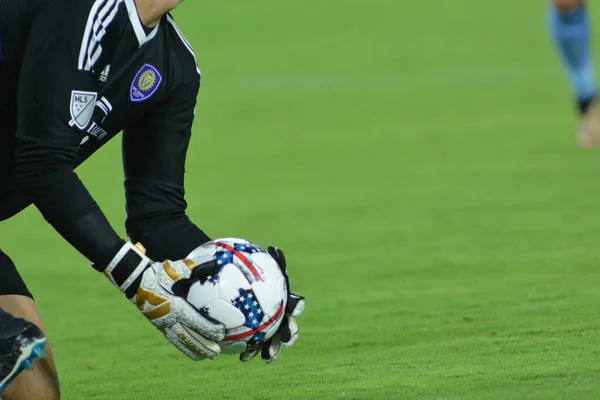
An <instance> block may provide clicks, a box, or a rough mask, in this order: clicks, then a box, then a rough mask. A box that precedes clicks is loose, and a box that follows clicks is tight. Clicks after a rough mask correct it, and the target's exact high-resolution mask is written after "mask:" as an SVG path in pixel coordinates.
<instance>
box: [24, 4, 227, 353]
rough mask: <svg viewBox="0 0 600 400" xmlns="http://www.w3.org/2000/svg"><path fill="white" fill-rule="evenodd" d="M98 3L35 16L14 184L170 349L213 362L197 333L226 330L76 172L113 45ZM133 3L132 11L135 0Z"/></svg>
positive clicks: (185, 272) (216, 334)
mask: <svg viewBox="0 0 600 400" xmlns="http://www.w3.org/2000/svg"><path fill="white" fill-rule="evenodd" d="M101 3H102V2H98V1H96V2H94V1H91V0H82V1H53V2H46V3H44V4H43V5H41V6H40V7H39V8H38V9H36V10H35V11H36V18H35V19H34V23H33V25H32V27H31V30H30V36H29V38H28V44H27V47H26V50H25V55H24V59H23V64H22V71H21V78H20V82H19V94H18V130H17V134H16V149H15V154H14V171H13V173H14V180H15V182H16V184H17V185H18V186H19V188H20V190H21V191H22V192H23V193H24V194H25V195H26V196H28V197H29V198H30V199H31V200H32V201H33V203H34V204H35V206H36V207H37V208H38V209H39V210H40V212H41V213H42V214H43V216H44V218H45V219H46V220H47V221H48V222H49V223H50V224H51V225H52V226H53V227H54V228H55V229H56V230H57V231H58V232H59V233H60V234H61V235H62V236H63V237H64V238H65V239H66V240H67V241H68V242H69V243H70V244H71V245H72V246H73V247H75V248H76V249H77V250H79V251H80V252H81V253H82V254H83V255H84V256H86V257H87V258H88V259H89V260H90V261H92V263H93V264H94V267H95V268H96V269H98V270H99V271H102V272H104V273H105V275H106V276H107V277H108V278H109V279H110V280H111V282H112V283H113V284H115V285H116V286H117V287H118V288H119V289H120V290H121V291H122V292H124V293H125V294H126V295H127V297H128V298H129V299H130V300H131V301H132V302H134V303H135V304H136V305H137V306H138V308H139V309H140V311H142V312H143V313H144V314H145V315H146V317H148V319H149V320H150V321H151V322H152V323H153V324H154V325H155V326H156V327H158V328H159V329H160V330H161V331H162V332H163V333H164V334H165V335H166V336H167V338H168V339H169V341H170V342H171V343H172V344H174V345H175V346H177V347H178V348H179V349H180V350H181V351H183V352H184V353H186V354H187V355H188V356H190V357H192V358H195V359H200V358H203V357H206V356H209V357H215V356H216V355H217V354H218V346H217V345H216V343H214V342H212V341H211V340H207V339H205V338H203V337H200V336H202V335H204V336H206V337H209V338H212V339H215V340H219V338H222V337H223V334H224V328H223V327H222V326H221V325H220V324H217V323H214V322H212V321H208V320H207V319H205V318H203V317H202V316H200V314H198V313H197V312H195V311H194V309H193V308H192V307H191V306H190V305H189V304H187V303H186V302H185V301H184V300H183V299H181V298H180V297H178V296H177V295H176V294H174V293H173V289H172V285H171V284H170V283H171V282H170V281H169V280H168V273H167V272H168V271H170V270H167V269H168V268H167V266H166V265H165V264H151V262H150V259H149V258H148V257H146V256H145V255H144V254H143V253H142V252H141V251H140V250H139V249H137V248H135V247H134V246H133V245H131V243H126V242H125V241H124V240H122V239H121V238H120V237H119V236H118V235H117V233H116V232H115V231H114V230H113V228H112V227H111V225H110V224H109V223H108V221H107V219H106V217H105V216H104V214H103V213H102V211H101V210H100V208H99V207H98V205H97V204H96V202H95V201H94V199H93V198H92V196H91V195H90V193H89V192H88V191H87V189H86V188H85V186H84V185H83V183H82V182H81V180H80V179H79V177H78V176H77V175H76V174H75V172H74V167H75V164H76V159H77V148H78V146H79V143H80V142H81V140H82V138H83V137H84V134H83V132H82V130H85V128H86V126H87V124H88V123H89V122H90V121H89V118H88V117H87V115H88V114H87V113H86V107H87V104H88V103H89V104H90V106H91V107H93V99H94V96H95V95H96V88H95V83H94V76H93V73H92V69H93V66H94V62H95V61H94V60H97V59H98V57H97V55H98V52H100V55H99V56H100V57H102V54H101V53H102V48H103V47H102V46H105V47H107V48H108V47H110V40H111V36H110V35H111V32H112V31H111V26H109V25H108V21H104V22H107V23H106V24H104V25H102V30H100V31H102V32H105V33H103V34H102V35H101V36H100V34H99V33H98V32H100V31H99V30H98V28H97V26H96V25H95V22H94V21H95V19H96V18H98V15H96V14H98V13H100V14H101V11H99V10H100V6H97V5H98V4H101ZM126 3H127V2H126ZM128 3H129V4H133V7H135V5H134V3H133V2H132V1H129V2H128ZM117 7H119V6H118V5H117ZM128 8H129V6H128ZM134 11H135V10H134ZM130 15H131V10H126V9H123V10H120V11H119V12H118V13H116V15H115V18H114V19H113V21H115V22H114V23H118V22H119V21H121V22H123V21H124V22H123V23H128V22H129V18H130ZM119 18H122V19H121V20H120V19H119ZM90 21H91V22H90ZM138 23H139V20H138ZM124 28H127V26H124V25H121V26H117V27H115V30H116V31H120V29H124ZM82 32H84V34H81V33H82ZM82 38H83V39H82ZM113 39H115V38H113ZM116 39H118V37H117V38H116ZM116 39H115V40H116ZM82 41H83V42H82ZM183 267H184V266H183V265H181V263H180V264H177V263H174V266H173V267H170V268H171V270H172V269H173V268H175V270H178V271H179V275H180V276H181V277H182V278H186V277H189V276H190V275H191V274H192V273H194V271H192V269H191V268H189V267H185V268H183ZM198 271H199V272H196V273H197V274H200V273H201V272H202V270H198ZM190 330H192V331H194V332H196V334H197V335H194V334H193V333H190Z"/></svg>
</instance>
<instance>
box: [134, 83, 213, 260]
mask: <svg viewBox="0 0 600 400" xmlns="http://www.w3.org/2000/svg"><path fill="white" fill-rule="evenodd" d="M198 89H199V81H198V83H197V84H195V83H194V84H180V85H179V86H177V87H176V88H174V89H173V90H171V91H170V93H169V94H168V98H167V99H166V101H165V102H164V103H162V104H161V105H160V106H158V107H157V108H156V109H153V110H151V111H150V112H149V113H148V115H147V116H146V118H144V120H143V121H141V122H139V123H136V124H135V125H132V126H130V127H128V128H127V129H125V131H124V133H123V158H124V159H123V162H124V169H125V190H126V198H127V223H126V227H127V233H128V235H129V236H130V237H131V239H132V240H133V241H139V242H141V243H143V244H144V246H145V247H146V250H147V251H148V256H149V257H150V258H152V259H154V260H164V259H182V258H185V257H186V256H187V255H188V254H189V253H190V252H191V251H192V250H193V249H195V248H196V247H198V246H199V245H201V244H203V243H206V242H208V241H209V240H210V238H209V237H208V236H207V235H206V234H205V233H204V232H203V231H202V230H201V229H199V228H198V227H197V226H196V225H194V224H193V223H192V222H191V221H190V219H189V218H188V217H187V215H186V212H185V211H186V208H187V203H186V200H185V198H184V194H185V190H184V172H185V161H186V154H187V150H188V145H189V142H190V137H191V132H192V122H193V119H194V108H195V104H196V96H197V94H198Z"/></svg>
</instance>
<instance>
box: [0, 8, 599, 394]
mask: <svg viewBox="0 0 600 400" xmlns="http://www.w3.org/2000/svg"><path fill="white" fill-rule="evenodd" d="M175 16H176V17H177V18H178V21H179V25H180V27H181V28H182V30H183V31H184V32H185V33H186V35H187V38H188V39H189V41H190V42H191V43H192V45H193V46H194V47H195V49H196V52H197V56H198V61H199V63H200V66H201V69H202V72H203V87H202V89H201V94H200V99H199V105H198V117H197V121H196V124H195V137H194V138H193V143H192V146H191V151H190V155H189V159H188V168H187V197H188V201H189V203H190V206H189V214H190V216H191V217H192V219H193V220H194V221H195V222H196V223H198V224H199V225H200V226H202V227H203V228H204V229H205V230H206V231H207V232H208V233H209V234H210V235H211V236H213V237H219V236H237V237H244V238H247V239H250V240H252V241H254V242H256V243H258V244H261V245H263V246H266V245H270V244H277V245H279V246H280V247H282V248H283V249H284V250H285V251H286V253H287V255H288V258H289V260H290V261H291V267H290V268H291V273H292V280H293V284H294V288H295V289H296V291H297V292H299V293H301V294H304V295H305V296H306V297H307V299H308V303H307V306H308V308H307V310H306V312H305V314H304V315H303V317H302V318H301V328H302V333H301V336H300V340H299V342H298V343H297V345H296V346H295V347H294V348H293V349H290V350H288V351H285V353H283V354H282V356H281V357H280V359H279V360H278V361H277V362H276V363H274V364H272V365H264V364H263V363H262V362H261V361H254V362H252V363H249V364H242V363H240V362H239V361H238V360H237V358H236V357H233V356H223V357H220V358H219V359H218V360H216V361H214V362H202V363H193V362H190V361H188V360H187V359H185V358H184V357H183V356H182V355H180V354H179V353H178V352H177V351H176V350H175V349H173V348H171V347H170V345H169V344H168V343H167V342H166V341H165V340H164V339H163V338H162V336H161V335H160V334H159V333H158V332H156V331H155V330H154V329H153V328H152V327H151V326H150V325H149V324H148V323H147V322H146V321H145V320H144V318H143V317H142V316H141V315H138V313H137V312H136V310H135V309H134V308H133V306H131V305H130V304H128V303H127V302H126V301H125V299H123V298H122V296H120V295H119V294H118V292H117V291H116V290H115V289H114V288H112V287H111V286H110V284H109V283H108V281H106V279H104V278H103V277H102V276H101V275H98V274H97V273H95V272H94V271H93V270H92V268H90V267H89V263H88V262H87V261H86V260H84V259H83V258H82V257H81V256H79V255H78V254H77V253H76V252H75V251H74V250H73V249H71V248H70V247H69V246H68V245H67V244H66V243H64V242H63V240H62V239H61V238H60V237H59V236H58V234H56V233H55V232H54V231H53V230H52V229H51V228H50V227H49V226H48V225H47V224H46V223H45V222H44V221H43V219H42V218H41V217H40V216H39V214H38V213H37V211H36V210H34V209H29V210H27V212H24V213H23V214H21V215H20V216H18V217H16V218H14V219H12V220H11V221H9V222H8V223H4V224H2V228H1V231H0V232H1V236H2V248H3V250H5V251H6V252H7V253H8V254H10V255H11V256H12V257H13V258H14V260H15V262H16V263H17V265H18V266H19V267H20V269H21V271H22V272H23V275H24V276H25V278H26V280H27V282H28V283H29V285H30V288H31V289H32V291H33V292H34V294H35V295H36V297H37V301H38V304H39V306H40V308H41V310H42V313H43V316H44V318H45V321H46V323H47V325H48V329H49V330H50V333H51V339H52V342H53V346H54V350H55V354H56V360H57V363H58V367H59V372H60V375H61V379H62V381H61V382H62V389H63V393H64V399H67V400H88V399H89V400H92V399H111V400H112V399H124V400H130V399H144V400H146V399H174V400H184V399H185V400H191V399H240V400H244V399H309V400H310V399H336V398H344V399H424V400H426V399H432V400H438V399H443V400H449V399H460V400H463V399H486V400H487V399H540V400H548V399H598V398H600V378H599V374H600V331H599V328H600V322H599V318H600V317H599V311H600V310H599V307H598V304H599V301H600V297H599V295H598V293H599V291H600V250H599V247H598V241H599V239H600V214H599V212H600V206H599V205H600V153H598V152H590V151H582V150H579V149H578V148H577V146H576V144H575V138H574V131H575V126H576V125H575V118H574V113H573V108H572V99H571V96H570V90H569V87H568V84H567V82H566V79H565V76H564V74H563V71H562V69H561V67H560V65H559V64H558V62H557V58H556V57H555V54H554V50H553V48H552V46H551V44H550V43H549V41H548V38H547V33H546V26H545V24H544V18H545V6H544V2H541V1H540V2H533V3H529V2H526V1H520V0H508V1H504V2H480V1H475V0H461V1H457V2H456V1H455V2H443V1H438V2H435V4H433V3H432V2H422V1H421V2H418V1H417V2H401V1H392V0H346V1H341V0H330V1H323V2H322V1H306V2H300V3H296V2H281V1H274V0H265V1H261V2H257V3H254V2H250V3H249V2H243V1H233V2H217V1H211V2H194V1H187V2H185V3H184V4H183V5H182V7H181V9H180V10H178V11H177V12H176V13H175ZM594 19H595V21H596V22H598V24H597V25H598V26H600V18H598V16H595V18H594ZM597 47H598V49H597V50H600V45H597ZM599 54H600V53H599ZM119 151H120V150H119V142H118V140H116V141H114V142H113V143H112V144H111V145H110V146H108V148H106V149H103V150H102V151H101V152H100V153H99V154H98V155H97V156H95V157H94V158H93V159H92V160H91V161H90V162H89V163H87V164H86V165H85V166H84V167H83V168H81V169H80V175H81V176H82V178H83V180H84V182H86V183H87V185H88V186H89V188H90V190H91V191H92V193H93V194H94V195H95V197H96V199H97V200H98V202H99V203H100V204H101V206H102V207H103V209H104V210H105V212H106V213H107V215H108V216H109V219H110V220H111V221H112V222H113V223H114V224H115V226H118V227H119V228H120V230H121V232H123V233H124V229H123V228H122V227H123V222H124V219H125V208H124V195H123V189H122V171H121V166H120V154H119ZM196 171H208V172H204V173H200V172H196Z"/></svg>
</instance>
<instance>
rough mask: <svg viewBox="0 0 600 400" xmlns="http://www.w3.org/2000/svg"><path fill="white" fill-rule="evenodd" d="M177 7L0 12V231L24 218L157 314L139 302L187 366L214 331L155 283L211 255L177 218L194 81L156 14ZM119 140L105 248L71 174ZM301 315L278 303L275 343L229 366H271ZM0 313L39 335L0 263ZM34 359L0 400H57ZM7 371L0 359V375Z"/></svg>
mask: <svg viewBox="0 0 600 400" xmlns="http://www.w3.org/2000/svg"><path fill="white" fill-rule="evenodd" d="M180 2H181V0H135V1H134V0H2V1H0V220H5V219H8V218H10V217H12V216H14V215H15V214H17V213H18V212H20V211H21V210H23V209H24V208H25V207H27V206H28V205H30V204H34V205H35V207H36V208H37V209H38V210H39V211H40V212H41V213H42V215H43V216H44V218H45V219H46V221H48V223H49V224H51V225H52V226H53V227H54V229H56V230H57V231H58V232H59V233H60V235H62V237H63V238H64V239H65V240H66V241H68V242H69V243H70V244H71V245H72V246H73V247H75V248H76V249H77V250H78V251H79V252H80V253H81V254H83V255H84V256H85V257H87V258H88V259H89V260H90V261H91V263H92V265H93V267H94V268H95V269H96V270H98V271H99V272H103V273H104V275H106V276H107V277H108V279H109V280H110V281H111V282H112V283H113V284H114V285H115V286H116V287H117V288H119V290H121V291H122V292H123V293H124V294H125V296H126V297H127V298H128V299H130V300H131V301H132V302H134V303H135V299H136V295H139V294H140V293H143V294H144V296H146V298H160V299H163V300H165V302H168V303H169V307H166V308H165V307H164V304H162V307H160V304H154V303H156V302H154V303H153V302H152V301H150V302H146V304H145V306H144V309H143V310H142V312H144V314H145V315H146V316H148V317H149V319H150V322H151V323H152V324H153V325H155V326H156V327H157V328H158V329H159V330H160V331H161V332H162V333H163V334H165V336H166V338H167V339H168V340H169V341H170V342H171V343H172V344H173V345H175V346H176V347H177V348H178V349H179V350H181V351H182V352H184V353H185V354H186V355H187V356H189V357H190V358H192V359H195V360H198V359H205V358H211V359H212V358H215V357H216V356H217V355H218V354H219V351H220V349H219V346H218V345H217V344H216V343H215V341H218V340H221V339H222V338H223V336H224V326H223V325H222V324H220V323H218V322H217V321H214V320H212V319H211V318H209V317H206V316H204V315H202V314H200V313H199V312H197V311H196V310H195V309H194V308H193V307H191V305H189V304H188V303H187V302H186V301H184V300H183V299H182V298H181V297H178V296H176V295H174V294H173V292H172V291H171V290H170V288H168V287H164V284H161V283H162V281H161V280H160V274H161V273H163V272H164V271H162V267H161V266H162V264H161V263H160V262H161V261H163V260H166V259H170V260H181V259H184V258H185V257H186V256H187V255H188V254H189V253H190V252H191V251H192V250H194V249H195V248H197V247H198V246H200V245H202V244H204V243H206V242H208V241H210V238H209V237H208V236H207V235H206V234H205V233H204V232H203V231H202V230H201V229H199V228H198V227H197V226H196V225H194V224H193V223H192V222H191V221H190V220H189V219H188V217H187V216H186V213H185V209H186V201H185V200H184V186H183V182H184V164H185V156H186V152H187V148H188V144H189V140H190V135H191V128H192V121H193V118H194V112H195V104H196V96H197V94H198V90H199V86H200V70H199V68H198V65H197V63H196V59H195V56H194V52H193V50H192V48H191V46H190V44H189V43H188V42H187V41H186V40H185V38H184V37H183V35H182V33H181V32H180V30H179V28H178V27H177V25H176V24H175V21H174V20H173V18H172V17H171V16H170V15H169V14H168V12H169V11H170V10H172V9H174V8H175V7H176V6H178V5H179V3H180ZM120 131H123V164H124V170H125V189H126V199H127V222H126V227H127V233H128V236H129V238H130V239H131V241H125V240H123V239H122V238H120V237H119V235H117V233H116V232H115V231H114V229H113V228H112V227H111V225H110V224H109V223H108V221H107V219H106V218H105V216H104V214H103V213H102V211H101V209H100V207H99V206H98V205H97V204H96V202H95V201H94V199H93V198H92V196H91V195H90V194H89V192H88V191H87V190H86V188H85V185H84V184H83V183H82V181H81V180H80V179H79V178H78V176H77V174H76V173H75V172H74V169H75V167H76V166H77V165H79V164H80V163H81V162H83V161H84V160H85V159H86V158H87V157H89V156H90V155H91V154H93V153H94V152H95V151H96V150H97V149H98V148H100V147H101V146H102V145H103V144H104V143H106V142H107V141H108V140H110V139H111V138H113V137H114V136H115V135H116V134H117V133H118V132H120ZM24 240H25V238H24ZM133 243H141V244H142V246H139V245H134V244H133ZM0 246H1V243H0ZM277 255H281V256H282V254H281V253H280V251H277V252H276V253H275V256H277ZM150 260H155V261H158V262H157V263H152V261H150ZM48 268H51V266H48ZM161 271H162V272H161ZM207 273H208V272H207ZM149 293H150V295H149ZM303 306H304V302H303V299H302V298H301V297H299V296H295V295H290V299H289V301H288V308H287V310H286V311H287V318H286V319H285V320H284V323H282V327H281V330H280V334H279V335H276V339H274V340H272V341H271V342H268V343H267V344H265V346H264V347H263V348H262V349H258V350H257V349H253V350H252V351H248V352H246V353H245V354H242V356H241V359H242V360H243V361H247V360H250V359H252V358H253V357H254V356H256V355H257V354H258V353H259V352H260V353H261V354H262V358H263V359H265V360H266V361H272V360H273V359H274V358H275V357H277V355H278V354H279V349H280V347H281V344H282V343H283V344H284V345H286V344H287V345H291V344H293V342H294V341H295V340H296V337H297V333H298V328H297V325H296V323H295V318H294V317H295V316H297V315H298V314H299V313H300V312H301V310H302V309H303ZM153 307H155V308H154V309H153ZM0 309H4V310H6V311H8V312H9V313H11V314H12V315H14V316H15V317H19V318H24V319H25V320H27V321H30V322H32V323H34V324H35V325H36V326H39V327H40V328H41V330H42V331H45V328H44V325H43V323H42V320H41V318H40V317H39V314H38V311H37V308H36V306H35V303H34V301H33V297H32V295H31V293H30V292H29V290H28V289H27V287H26V285H25V283H24V282H23V281H22V279H21V277H20V276H19V274H18V272H17V269H16V267H15V265H14V264H13V262H12V261H11V259H10V258H9V257H8V256H7V255H6V254H4V253H2V252H1V251H0ZM11 314H6V313H4V315H8V316H10V315H11ZM11 318H12V317H11ZM2 328H3V327H0V338H1V337H2V332H1V331H2ZM46 351H47V353H48V357H47V358H46V359H45V360H44V362H43V363H41V364H39V365H38V364H36V367H37V368H35V369H34V371H33V372H31V373H25V374H21V375H20V376H19V377H18V378H17V379H16V380H15V381H14V382H13V383H12V384H11V385H10V386H8V389H7V390H6V391H5V392H4V393H2V394H1V395H0V396H1V397H2V398H3V399H4V400H7V399H21V398H27V399H28V400H32V399H38V398H40V399H42V398H43V399H55V398H59V396H60V394H59V386H58V379H57V377H56V369H55V366H54V362H53V359H52V351H51V349H50V347H49V345H46ZM11 362H13V360H12V359H8V358H7V357H5V354H0V367H2V363H11ZM36 363H37V361H36ZM1 370H2V368H0V371H1ZM0 379H4V377H3V376H0Z"/></svg>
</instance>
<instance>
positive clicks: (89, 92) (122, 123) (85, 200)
mask: <svg viewBox="0 0 600 400" xmlns="http://www.w3.org/2000/svg"><path fill="white" fill-rule="evenodd" d="M199 87H200V69H199V68H198V64H197V61H196V57H195V55H194V52H193V50H192V47H191V46H190V44H189V43H188V42H187V41H186V39H185V38H184V36H183V34H182V33H181V31H180V30H179V28H178V27H177V24H176V23H175V21H174V19H173V18H172V16H171V15H169V14H167V15H164V16H163V17H162V19H161V20H160V22H159V23H158V25H157V26H155V27H154V28H152V29H148V28H146V27H144V26H143V25H142V23H141V22H140V19H139V16H138V14H137V10H136V6H135V2H134V0H2V1H0V160H1V161H0V220H1V219H5V218H8V217H10V216H12V215H14V214H15V213H16V212H18V211H20V210H21V209H22V208H23V207H24V206H27V205H28V204H30V203H31V202H33V203H35V205H36V206H37V207H38V209H40V211H41V212H42V213H43V214H44V216H45V217H46V219H47V220H48V221H49V222H50V223H51V224H53V225H54V226H55V228H57V229H58V230H59V232H61V234H63V236H65V237H66V238H67V240H69V238H68V235H67V234H65V233H64V231H65V230H66V228H64V227H63V228H60V227H59V225H63V224H64V223H63V222H64V220H67V221H75V220H77V219H80V218H82V217H84V216H85V215H86V214H87V213H89V212H93V211H94V210H95V209H96V208H97V206H96V205H95V203H94V202H93V199H92V198H91V196H89V193H87V191H86V190H85V188H84V187H83V186H82V185H81V183H80V182H78V178H77V177H76V175H75V174H74V172H73V173H71V172H66V171H67V170H68V169H69V168H70V169H71V170H72V169H73V168H75V167H76V166H77V165H79V164H80V163H81V162H83V161H84V160H85V159H87V158H88V157H89V156H90V155H91V154H93V153H94V152H96V151H97V150H98V149H99V148H100V147H101V146H102V145H103V144H105V143H106V142H107V141H108V140H110V139H111V138H113V137H115V136H116V135H117V134H118V133H119V132H121V131H122V132H123V164H124V170H125V188H126V196H127V211H128V221H127V224H128V231H129V233H130V235H131V236H134V238H135V239H136V240H142V241H144V240H145V241H146V243H144V244H145V245H146V247H149V250H151V252H153V253H154V254H151V256H152V255H153V256H154V257H155V258H175V257H178V258H183V257H185V255H187V254H183V253H184V252H185V251H188V247H190V246H191V245H189V246H184V248H182V249H179V248H177V249H175V250H171V249H169V247H168V243H167V244H162V243H161V244H159V243H156V246H153V244H152V243H148V242H158V241H163V239H162V238H161V239H160V240H159V239H157V238H155V237H153V235H155V232H157V231H161V229H163V227H165V226H168V225H170V224H171V222H166V221H167V219H169V220H171V221H174V220H178V221H179V222H178V224H179V228H178V229H179V230H181V231H183V232H187V234H188V235H191V237H192V238H193V239H195V240H194V243H193V246H192V247H191V248H190V249H189V250H191V249H193V248H195V247H196V246H198V245H199V244H201V243H197V242H198V241H205V239H207V238H206V236H205V235H204V234H203V233H201V231H200V230H199V229H197V228H196V227H195V226H193V225H192V224H191V223H190V222H189V220H187V217H185V208H186V203H185V200H184V165H185V158H186V152H187V148H188V144H189V140H190V135H191V128H192V122H193V119H194V113H195V105H196V96H197V94H198V90H199ZM50 179H55V180H56V179H60V182H62V183H60V184H59V183H56V184H55V185H54V186H55V187H52V186H50V185H48V184H47V182H48V181H49V180H50ZM68 181H72V184H68V183H66V182H68ZM44 182H46V183H44ZM57 182H58V181H57ZM56 186H59V187H60V190H62V191H63V193H62V194H61V193H59V189H57V188H56ZM65 190H67V191H71V190H72V192H71V193H68V194H65V193H64V191H65ZM73 196H74V197H76V198H77V200H73V199H72V198H71V197H73ZM167 217H168V218H167ZM148 221H152V222H151V223H148ZM66 224H67V225H68V222H67V223H66ZM150 231H152V233H149V232H150ZM168 231H169V230H168V229H166V232H167V233H166V235H167V236H171V237H172V240H173V241H178V239H179V238H178V237H177V236H178V235H177V234H174V233H173V232H168ZM167 241H168V240H167ZM179 241H180V242H181V240H179ZM72 244H73V242H72ZM165 246H166V248H165V249H158V247H165ZM173 246H174V247H177V244H174V245H173ZM76 247H77V246H76ZM153 248H156V249H155V250H154V251H152V249H153Z"/></svg>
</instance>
